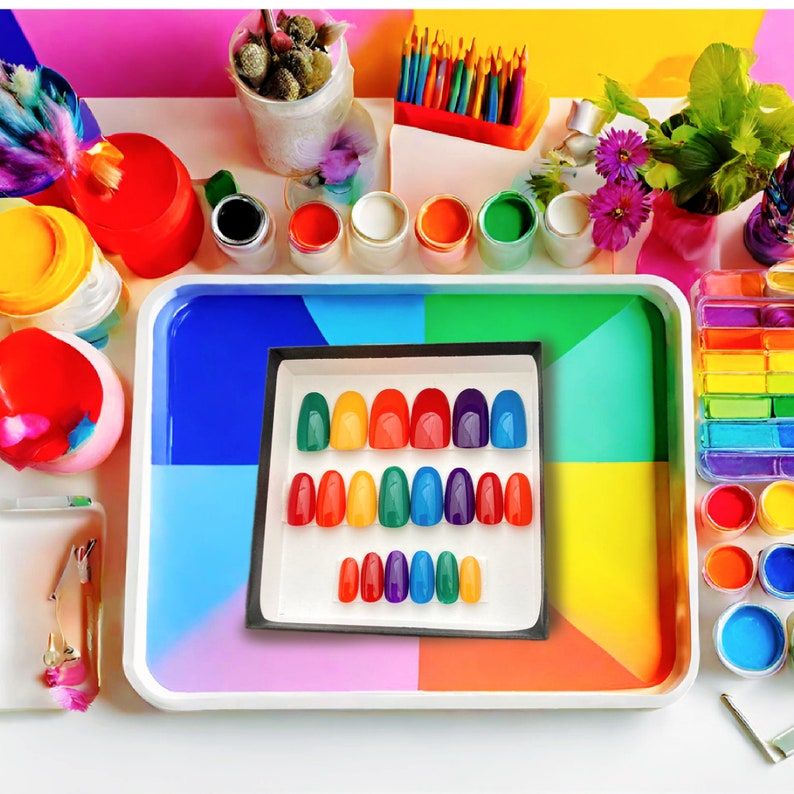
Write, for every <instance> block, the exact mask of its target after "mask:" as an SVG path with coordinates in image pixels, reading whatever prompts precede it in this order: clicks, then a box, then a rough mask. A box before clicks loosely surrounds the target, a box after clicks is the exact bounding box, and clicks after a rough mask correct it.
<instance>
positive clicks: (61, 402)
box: [0, 328, 124, 473]
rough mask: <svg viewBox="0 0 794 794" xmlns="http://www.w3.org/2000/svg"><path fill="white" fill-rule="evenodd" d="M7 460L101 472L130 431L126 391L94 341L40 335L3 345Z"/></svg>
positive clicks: (0, 364) (0, 385)
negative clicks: (126, 425)
mask: <svg viewBox="0 0 794 794" xmlns="http://www.w3.org/2000/svg"><path fill="white" fill-rule="evenodd" d="M0 395H2V397H0V458H2V459H3V460H5V461H6V462H7V463H9V464H11V465H12V466H13V467H14V468H16V469H23V468H25V467H30V468H33V469H39V470H42V471H49V472H59V473H73V472H79V471H86V470H88V469H91V468H93V467H94V466H97V465H99V464H100V463H101V462H102V461H103V460H105V458H107V456H108V455H109V454H110V453H111V452H112V451H113V449H114V447H115V446H116V443H117V442H118V440H119V436H120V435H121V431H122V428H123V426H124V391H123V389H122V386H121V382H120V381H119V378H118V375H117V374H116V372H115V370H114V369H113V367H112V366H111V364H110V361H109V360H108V359H107V358H106V357H105V356H104V355H103V354H102V353H100V352H99V351H98V350H96V349H95V348H94V347H92V346H91V345H90V344H88V342H86V341H84V340H82V339H80V338H79V337H76V336H74V334H65V333H47V332H46V331H42V330H40V329H38V328H24V329H22V330H21V331H14V332H13V333H12V334H10V335H9V336H7V337H5V338H4V339H3V340H2V341H0Z"/></svg>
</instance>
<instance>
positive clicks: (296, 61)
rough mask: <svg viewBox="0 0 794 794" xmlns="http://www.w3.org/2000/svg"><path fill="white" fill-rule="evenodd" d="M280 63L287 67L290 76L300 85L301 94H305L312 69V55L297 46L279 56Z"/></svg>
mask: <svg viewBox="0 0 794 794" xmlns="http://www.w3.org/2000/svg"><path fill="white" fill-rule="evenodd" d="M281 65H282V66H284V68H285V69H289V71H290V72H291V73H292V76H293V77H294V78H295V79H296V80H297V81H298V83H299V85H300V87H301V95H302V96H305V95H306V93H307V86H308V85H309V83H310V81H311V77H312V73H313V72H314V69H313V68H312V55H311V51H309V53H308V54H307V53H304V52H302V51H301V50H300V49H298V48H297V47H296V48H295V49H292V50H290V51H289V52H285V53H284V55H282V56H281Z"/></svg>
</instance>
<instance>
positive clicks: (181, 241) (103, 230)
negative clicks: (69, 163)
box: [67, 132, 204, 278]
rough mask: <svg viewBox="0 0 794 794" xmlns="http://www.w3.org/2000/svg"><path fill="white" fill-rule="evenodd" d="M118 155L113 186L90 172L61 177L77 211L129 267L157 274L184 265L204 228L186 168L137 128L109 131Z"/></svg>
mask: <svg viewBox="0 0 794 794" xmlns="http://www.w3.org/2000/svg"><path fill="white" fill-rule="evenodd" d="M107 139H108V141H110V143H112V144H113V145H114V146H115V147H116V148H117V149H118V150H119V151H120V152H121V153H122V154H123V155H124V157H123V159H122V160H121V162H120V164H119V169H120V170H121V181H120V183H119V186H118V189H117V190H114V191H108V190H107V189H106V188H104V187H102V186H101V185H100V184H99V183H98V182H97V181H96V180H95V179H94V178H93V177H92V176H91V175H90V174H85V173H83V172H78V173H77V174H76V175H74V176H70V177H69V178H68V180H67V185H68V189H69V192H70V194H71V197H72V201H73V202H74V206H75V209H76V211H77V214H78V215H79V216H80V217H81V218H82V219H83V220H84V221H85V223H86V225H87V226H88V229H89V231H90V232H91V236H92V237H93V238H94V239H95V240H96V241H97V243H98V244H99V245H100V246H101V247H102V248H103V249H105V250H106V251H111V252H112V253H116V254H120V255H121V257H122V258H123V259H124V262H125V264H126V265H127V267H129V269H130V270H132V271H133V273H135V274H137V275H139V276H141V277H142V278H159V277H160V276H165V275H168V274H169V273H173V272H174V271H175V270H179V268H181V267H183V266H184V265H186V264H187V263H188V262H189V261H190V260H191V259H192V257H193V254H195V253H196V250H197V249H198V247H199V243H200V242H201V237H202V234H203V231H204V213H203V212H202V210H201V205H200V204H199V202H198V198H197V197H196V194H195V192H194V191H193V185H192V183H191V181H190V174H189V173H188V171H187V168H185V166H184V164H183V163H182V161H181V160H180V159H179V158H178V157H177V156H176V155H175V154H174V153H173V152H172V151H171V150H170V149H169V148H168V147H167V146H166V145H165V144H164V143H162V142H161V141H159V140H157V138H153V137H152V136H150V135H144V134H142V133H138V132H121V133H117V134H115V135H109V136H108V138H107Z"/></svg>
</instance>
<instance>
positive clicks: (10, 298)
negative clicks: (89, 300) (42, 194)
mask: <svg viewBox="0 0 794 794" xmlns="http://www.w3.org/2000/svg"><path fill="white" fill-rule="evenodd" d="M0 239H2V240H3V248H2V251H1V252H0V312H1V313H3V314H6V315H10V316H17V317H18V316H30V315H34V314H40V313H41V312H44V311H47V310H48V309H51V308H53V307H54V306H57V305H58V304H59V303H62V302H63V301H65V300H66V299H67V298H68V297H69V296H70V295H71V294H72V293H73V292H74V291H75V290H76V289H77V287H78V285H79V284H80V283H81V282H82V280H83V279H84V278H85V276H86V274H87V273H88V271H89V270H90V269H91V265H92V263H93V261H94V241H93V240H92V238H91V235H90V234H89V232H88V229H87V228H86V226H85V224H84V223H83V222H82V221H81V220H80V219H79V218H78V217H77V216H75V215H73V214H72V213H71V212H67V211H66V210H64V209H61V208H59V207H47V206H41V207H37V206H33V205H30V206H23V207H15V208H13V209H10V210H8V211H6V212H3V213H0Z"/></svg>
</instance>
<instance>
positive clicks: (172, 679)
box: [149, 588, 419, 692]
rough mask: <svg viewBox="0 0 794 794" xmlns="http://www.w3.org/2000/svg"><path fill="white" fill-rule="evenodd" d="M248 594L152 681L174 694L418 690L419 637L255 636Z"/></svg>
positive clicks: (222, 610) (155, 671)
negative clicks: (246, 621) (246, 620)
mask: <svg viewBox="0 0 794 794" xmlns="http://www.w3.org/2000/svg"><path fill="white" fill-rule="evenodd" d="M244 614H245V588H241V589H240V590H238V592H237V593H236V594H235V595H234V596H233V597H232V598H231V599H230V600H229V601H227V602H226V603H225V604H223V605H222V606H221V607H219V608H218V609H217V610H215V612H213V613H211V614H210V615H209V617H208V619H207V620H206V621H205V622H204V623H202V624H201V625H200V626H199V627H197V628H196V629H194V630H193V631H192V632H190V633H189V634H188V635H186V636H185V638H183V639H182V640H181V641H180V642H179V643H177V644H176V645H175V646H174V647H173V648H172V650H171V651H170V652H169V653H167V654H166V655H165V657H164V658H162V659H158V660H154V661H151V660H150V661H149V667H150V670H151V673H152V675H153V676H154V677H155V678H156V679H157V681H158V682H159V683H160V684H162V686H164V687H166V688H167V689H170V690H172V691H174V692H234V691H236V692H351V691H410V692H413V691H416V689H417V685H418V680H419V640H418V638H417V637H381V636H375V635H365V634H358V635H356V634H349V635H342V634H322V633H319V632H314V633H313V632H305V633H303V632H293V631H269V630H268V631H254V630H250V629H246V628H244V627H243V616H244Z"/></svg>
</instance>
